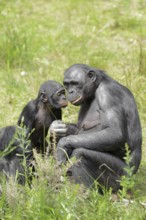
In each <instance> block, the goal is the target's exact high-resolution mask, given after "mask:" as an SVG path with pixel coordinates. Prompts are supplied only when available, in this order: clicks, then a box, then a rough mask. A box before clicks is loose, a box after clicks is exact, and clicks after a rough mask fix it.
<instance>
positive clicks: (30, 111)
mask: <svg viewBox="0 0 146 220" xmlns="http://www.w3.org/2000/svg"><path fill="white" fill-rule="evenodd" d="M36 112H37V100H32V101H30V102H29V103H28V104H27V105H26V106H25V107H24V108H23V110H22V112H21V114H20V116H19V119H18V125H19V126H26V128H27V129H28V131H27V134H29V133H30V132H31V130H32V128H33V126H34V121H35V115H36Z"/></svg>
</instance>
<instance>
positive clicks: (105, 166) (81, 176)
mask: <svg viewBox="0 0 146 220" xmlns="http://www.w3.org/2000/svg"><path fill="white" fill-rule="evenodd" d="M73 156H75V157H76V158H77V161H76V163H75V164H74V165H73V166H72V167H71V168H70V169H69V171H68V175H70V176H72V178H73V179H74V180H75V182H76V183H83V184H84V185H85V186H87V187H91V186H92V185H93V184H94V181H95V180H97V182H98V183H99V185H101V186H104V187H105V188H106V189H109V188H112V189H113V191H117V190H118V189H119V188H120V182H119V181H120V179H121V176H122V175H126V172H125V171H124V169H123V168H124V167H125V166H126V164H125V163H124V161H122V160H120V159H119V158H117V157H115V156H113V155H111V154H109V153H103V152H97V151H91V150H88V149H84V148H78V149H74V150H73V153H72V155H71V157H73Z"/></svg>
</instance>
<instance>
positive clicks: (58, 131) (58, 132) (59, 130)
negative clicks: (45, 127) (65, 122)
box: [54, 128, 67, 134]
mask: <svg viewBox="0 0 146 220" xmlns="http://www.w3.org/2000/svg"><path fill="white" fill-rule="evenodd" d="M54 132H55V133H57V134H62V133H66V132H67V128H64V129H63V128H60V129H54Z"/></svg>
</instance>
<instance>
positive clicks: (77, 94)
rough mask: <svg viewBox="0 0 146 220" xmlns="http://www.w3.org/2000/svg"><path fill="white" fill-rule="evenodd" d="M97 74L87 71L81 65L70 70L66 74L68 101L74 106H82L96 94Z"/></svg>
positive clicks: (65, 83) (65, 84) (65, 82)
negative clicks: (95, 82)
mask: <svg viewBox="0 0 146 220" xmlns="http://www.w3.org/2000/svg"><path fill="white" fill-rule="evenodd" d="M95 80H96V74H95V73H93V71H92V72H90V70H85V69H83V68H81V67H80V66H79V65H77V66H75V65H74V66H73V68H72V67H71V68H69V69H68V70H67V71H66V72H65V74H64V82H63V83H64V87H65V89H66V90H67V96H68V100H69V101H70V102H71V103H72V104H73V105H81V104H82V103H83V102H84V101H85V100H86V99H87V98H88V97H90V96H91V95H93V94H94V92H95V85H94V81H95Z"/></svg>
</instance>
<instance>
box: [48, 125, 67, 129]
mask: <svg viewBox="0 0 146 220" xmlns="http://www.w3.org/2000/svg"><path fill="white" fill-rule="evenodd" d="M52 127H53V129H61V128H66V124H54V125H53V126H51V128H52Z"/></svg>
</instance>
